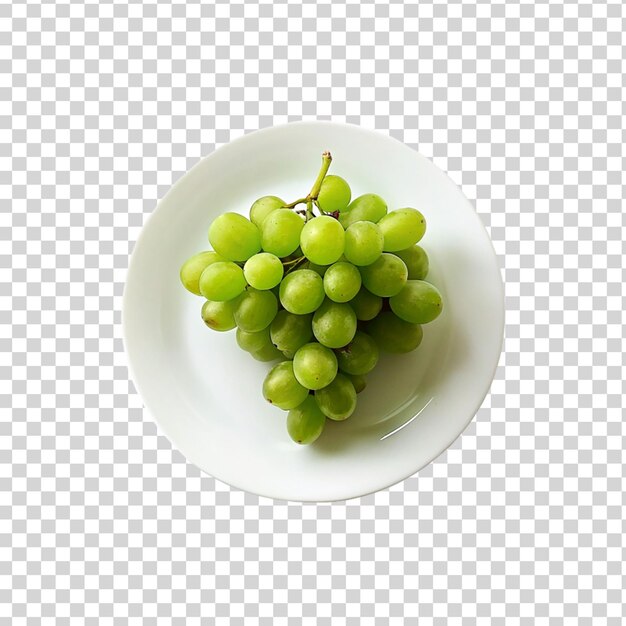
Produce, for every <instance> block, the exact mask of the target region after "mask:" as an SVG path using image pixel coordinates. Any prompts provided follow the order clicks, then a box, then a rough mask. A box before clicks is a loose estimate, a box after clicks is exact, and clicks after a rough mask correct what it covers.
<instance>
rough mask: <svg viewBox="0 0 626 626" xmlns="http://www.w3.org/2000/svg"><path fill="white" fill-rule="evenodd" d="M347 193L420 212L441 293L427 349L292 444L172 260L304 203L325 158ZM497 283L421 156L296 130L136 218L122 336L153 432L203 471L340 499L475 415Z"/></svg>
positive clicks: (495, 338)
mask: <svg viewBox="0 0 626 626" xmlns="http://www.w3.org/2000/svg"><path fill="white" fill-rule="evenodd" d="M324 150H330V151H331V153H332V155H333V163H332V165H331V169H330V173H334V174H339V175H341V176H343V177H345V178H346V179H347V180H348V182H349V183H350V185H351V187H352V191H353V197H356V196H357V195H360V194H362V193H366V192H373V193H377V194H379V195H381V196H382V197H383V198H385V199H386V201H387V202H388V204H389V208H390V210H392V209H396V208H401V207H405V206H412V207H415V208H418V209H420V210H421V211H422V212H423V213H424V215H425V217H426V222H427V225H428V228H427V231H426V235H425V237H424V239H423V240H422V242H421V245H423V247H424V248H425V249H426V251H427V252H428V254H429V257H430V261H431V272H430V274H429V276H428V280H429V281H431V282H433V283H434V284H435V285H436V286H437V287H438V288H439V289H440V290H441V292H442V294H443V297H444V305H445V306H444V311H443V313H442V314H441V316H440V317H439V318H438V319H437V320H435V321H434V322H432V323H431V324H428V325H426V326H424V340H423V342H422V345H421V346H420V347H419V348H418V349H417V350H416V351H415V352H413V353H410V354H406V355H385V356H383V357H382V358H381V361H380V363H379V365H378V366H377V367H376V368H375V370H374V371H373V372H372V373H371V374H370V375H368V386H367V388H366V389H365V391H363V392H362V393H361V394H360V395H359V397H358V407H357V411H356V413H355V414H354V415H353V416H352V417H351V418H350V419H349V420H347V421H345V422H340V423H334V422H331V421H330V420H329V421H328V424H327V427H326V428H325V430H324V432H323V434H322V436H321V437H320V439H319V440H318V441H317V442H316V443H315V444H313V445H311V446H298V445H297V444H295V443H293V442H292V441H291V440H290V438H289V436H288V434H287V432H286V427H285V420H286V413H285V412H283V411H281V410H279V409H277V408H275V407H272V406H271V405H269V404H268V403H267V402H265V400H264V399H263V397H262V395H261V386H262V382H263V378H264V376H265V373H266V372H267V371H268V370H269V369H270V367H271V365H270V364H265V363H259V362H256V361H254V360H253V359H252V358H251V357H250V355H248V354H247V353H245V352H243V351H242V350H240V349H239V348H238V346H237V344H236V342H235V336H234V331H232V332H228V333H217V332H214V331H211V330H209V329H208V328H206V327H205V326H204V324H203V323H202V320H201V318H200V309H201V306H202V302H203V300H202V299H201V298H199V297H196V296H193V295H192V294H190V293H189V292H187V291H186V290H185V289H183V287H182V285H181V284H180V280H179V276H178V272H179V268H180V266H181V264H182V263H183V262H184V261H185V260H186V259H187V258H188V257H189V256H191V255H192V254H194V253H195V252H198V251H201V250H206V249H209V244H208V240H207V232H208V228H209V225H210V223H211V221H212V220H213V219H214V218H215V217H217V216H218V215H219V214H220V213H223V212H225V211H237V212H240V213H243V214H246V215H247V211H248V209H249V207H250V205H251V204H252V202H253V201H254V200H255V199H256V198H258V197H260V196H263V195H267V194H273V195H278V196H280V197H282V198H284V199H285V200H286V201H288V202H289V201H292V200H294V199H296V198H299V197H302V196H303V195H306V193H307V192H308V190H309V188H310V186H311V184H312V182H313V180H314V179H315V177H316V174H317V171H318V169H319V165H320V155H321V153H322V152H323V151H324ZM503 328H504V297H503V285H502V279H501V276H500V270H499V268H498V262H497V259H496V256H495V253H494V250H493V247H492V245H491V242H490V240H489V237H488V235H487V233H486V231H485V229H484V227H483V225H482V223H481V221H480V219H479V217H478V215H477V214H476V212H475V211H474V209H473V208H472V206H471V205H470V203H469V202H468V200H467V199H466V198H465V197H464V196H463V194H462V193H461V191H460V190H459V189H458V188H457V186H456V185H455V184H454V183H453V182H452V181H451V180H450V179H449V178H448V177H447V176H446V174H445V173H443V172H442V171H441V170H439V169H438V168H437V167H436V166H435V165H434V164H433V163H431V162H430V161H429V160H427V159H426V158H424V157H423V156H421V155H420V154H418V153H417V152H415V151H414V150H412V149H411V148H409V147H407V146H406V145H404V144H402V143H400V142H399V141H397V140H395V139H392V138H390V137H388V136H386V135H382V134H379V133H376V132H373V131H369V130H365V129H362V128H360V127H357V126H350V125H344V124H335V123H327V122H301V123H295V124H288V125H285V126H278V127H274V128H270V129H266V130H261V131H258V132H254V133H251V134H249V135H246V136H244V137H241V138H240V139H237V140H235V141H233V142H232V143H230V144H228V145H226V146H224V147H222V148H220V149H219V150H217V151H215V152H214V153H213V154H211V155H209V156H208V157H206V158H205V159H203V160H202V161H200V162H199V163H198V164H197V165H196V166H195V167H194V168H193V169H191V170H190V171H189V172H188V173H187V174H186V175H185V176H183V177H182V178H181V179H180V180H179V181H178V182H177V183H176V184H175V185H174V186H173V187H172V188H171V189H170V191H169V192H168V193H167V195H166V196H165V197H164V198H163V199H162V200H161V201H160V202H159V204H158V206H157V207H156V209H155V210H154V212H153V214H152V215H151V216H150V219H149V220H148V221H147V222H146V224H145V226H144V228H143V230H142V232H141V235H140V237H139V239H138V241H137V243H136V245H135V248H134V251H133V255H132V258H131V261H130V267H129V270H128V277H127V282H126V288H125V292H124V303H123V330H124V341H125V345H126V351H127V354H128V360H129V365H130V370H131V375H132V378H133V380H134V382H135V385H136V387H137V389H138V390H139V393H140V394H141V396H142V398H143V401H144V403H145V406H146V407H147V409H148V410H149V411H150V413H151V414H152V416H153V417H154V419H155V420H156V421H157V423H158V424H159V425H160V426H161V428H162V430H163V432H164V433H165V434H166V435H167V436H168V437H169V439H170V440H171V441H172V443H173V445H175V446H176V447H177V448H178V449H179V450H180V451H181V452H182V453H183V454H184V455H185V456H186V457H187V459H188V460H189V461H190V462H191V463H194V464H195V465H197V466H198V467H199V468H201V469H202V470H204V471H205V472H207V473H208V474H211V475H212V476H215V477H216V478H218V479H220V480H222V481H224V482H226V483H229V484H230V485H233V486H235V487H238V488H240V489H244V490H246V491H250V492H253V493H256V494H259V495H263V496H269V497H273V498H279V499H286V500H297V501H332V500H344V499H348V498H353V497H356V496H361V495H365V494H367V493H371V492H374V491H377V490H379V489H383V488H385V487H388V486H389V485H392V484H394V483H397V482H398V481H400V480H403V479H404V478H407V477H408V476H410V475H412V474H414V473H415V472H417V471H418V470H419V469H421V468H422V467H424V466H425V465H427V464H428V463H429V462H430V461H432V460H433V459H434V458H435V457H437V456H438V455H439V454H441V452H443V451H444V450H445V449H446V448H447V447H448V446H449V445H450V444H451V443H452V442H453V441H454V440H455V439H456V438H457V437H458V436H459V435H460V434H461V432H462V431H463V430H464V429H465V428H466V426H467V425H468V424H469V422H470V421H471V420H472V418H473V416H474V415H475V413H476V411H477V410H478V408H479V407H480V405H481V403H482V401H483V399H484V397H485V395H486V394H487V391H488V389H489V386H490V384H491V381H492V379H493V376H494V373H495V369H496V366H497V363H498V359H499V355H500V351H501V347H502V336H503Z"/></svg>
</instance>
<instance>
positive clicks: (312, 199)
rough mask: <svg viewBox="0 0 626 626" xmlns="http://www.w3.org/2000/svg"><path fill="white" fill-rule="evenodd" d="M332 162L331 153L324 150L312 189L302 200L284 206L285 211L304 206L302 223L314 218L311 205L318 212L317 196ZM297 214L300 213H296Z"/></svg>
mask: <svg viewBox="0 0 626 626" xmlns="http://www.w3.org/2000/svg"><path fill="white" fill-rule="evenodd" d="M332 160H333V157H332V155H331V153H330V152H329V151H328V150H326V151H325V152H323V153H322V166H321V168H320V171H319V174H318V175H317V178H316V179H315V182H314V183H313V187H311V191H310V192H309V194H308V195H307V196H306V197H304V198H299V199H298V200H295V201H294V202H290V203H289V204H286V205H285V208H286V209H293V208H295V207H297V206H298V205H299V204H306V213H305V215H304V221H305V222H308V221H309V220H310V219H312V218H314V217H315V213H314V212H313V205H315V206H316V207H317V208H318V210H319V205H318V203H317V196H319V193H320V189H321V188H322V183H323V182H324V178H325V177H326V174H327V173H328V168H329V167H330V164H331V162H332ZM297 212H298V213H299V212H300V211H297Z"/></svg>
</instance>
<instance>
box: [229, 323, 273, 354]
mask: <svg viewBox="0 0 626 626" xmlns="http://www.w3.org/2000/svg"><path fill="white" fill-rule="evenodd" d="M235 337H236V339H237V345H238V346H239V347H240V348H241V349H242V350H245V351H246V352H250V354H252V353H253V352H258V351H259V350H262V349H263V348H265V347H267V346H272V345H273V344H272V340H271V339H270V329H269V326H268V327H267V328H264V329H263V330H257V331H256V332H253V333H250V332H248V331H247V330H242V329H241V328H238V329H237V332H236V334H235Z"/></svg>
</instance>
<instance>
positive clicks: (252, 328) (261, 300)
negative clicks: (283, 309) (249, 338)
mask: <svg viewBox="0 0 626 626" xmlns="http://www.w3.org/2000/svg"><path fill="white" fill-rule="evenodd" d="M277 311H278V303H277V301H276V296H274V294H273V293H272V292H271V291H259V290H258V289H253V288H252V287H248V289H246V290H245V292H244V293H243V294H241V296H239V298H238V299H237V302H235V321H236V322H237V326H239V328H241V329H242V330H246V331H248V332H249V333H254V332H257V331H259V330H263V329H264V328H267V327H268V326H269V325H270V324H271V323H272V320H273V319H274V318H275V317H276V313H277Z"/></svg>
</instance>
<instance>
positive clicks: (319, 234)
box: [300, 215, 345, 265]
mask: <svg viewBox="0 0 626 626" xmlns="http://www.w3.org/2000/svg"><path fill="white" fill-rule="evenodd" d="M344 240H345V232H344V230H343V227H342V226H341V224H340V223H339V222H338V221H337V220H336V219H335V218H334V217H331V216H330V215H322V216H320V217H315V218H313V219H312V220H309V221H308V222H307V223H306V224H305V225H304V228H303V229H302V234H301V235H300V247H301V248H302V252H304V254H305V256H306V257H307V259H309V261H313V263H317V264H318V265H330V264H331V263H334V262H335V261H337V260H339V257H340V256H341V255H342V254H343V249H344Z"/></svg>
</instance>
